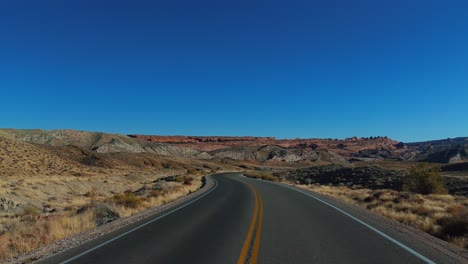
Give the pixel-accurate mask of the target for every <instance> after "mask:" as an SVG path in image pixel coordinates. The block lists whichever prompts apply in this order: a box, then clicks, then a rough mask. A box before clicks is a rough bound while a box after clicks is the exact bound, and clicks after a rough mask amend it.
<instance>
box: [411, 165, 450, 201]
mask: <svg viewBox="0 0 468 264" xmlns="http://www.w3.org/2000/svg"><path fill="white" fill-rule="evenodd" d="M439 171H440V169H439V168H434V167H430V166H429V165H428V164H426V163H423V164H421V165H418V166H414V167H413V168H411V170H410V174H409V175H408V176H407V178H406V180H405V183H404V185H403V188H404V189H405V190H407V191H410V192H415V193H420V194H446V193H447V189H446V188H445V184H444V178H443V177H442V175H441V174H440V172H439Z"/></svg>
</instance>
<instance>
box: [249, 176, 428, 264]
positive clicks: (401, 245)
mask: <svg viewBox="0 0 468 264" xmlns="http://www.w3.org/2000/svg"><path fill="white" fill-rule="evenodd" d="M244 177H245V176H244ZM246 178H248V177H246ZM248 179H252V180H257V181H263V180H259V179H254V178H248ZM263 182H269V183H272V184H275V185H277V186H282V187H285V188H288V189H291V190H294V191H296V192H299V193H302V194H304V195H307V196H309V197H312V198H314V199H315V200H317V201H319V202H321V203H323V204H325V205H328V206H330V207H331V208H333V209H335V210H337V211H339V212H340V213H342V214H344V215H346V216H348V217H349V218H351V219H353V220H354V221H356V222H358V223H360V224H362V225H364V226H366V227H367V228H369V229H371V230H372V231H374V232H376V233H377V234H379V235H381V236H382V237H384V238H386V239H388V240H390V241H391V242H393V243H394V244H396V245H397V246H399V247H401V248H403V249H404V250H406V251H408V252H409V253H411V254H413V255H414V256H416V257H418V258H419V259H421V260H422V261H424V262H426V263H429V264H436V263H435V262H434V261H432V260H430V259H428V258H426V257H425V256H423V255H421V254H420V253H418V252H416V251H415V250H413V249H411V248H410V247H408V246H406V245H405V244H403V243H401V242H400V241H398V240H396V239H394V238H392V237H390V236H389V235H387V234H385V233H384V232H382V231H380V230H378V229H377V228H375V227H373V226H371V225H369V224H367V223H366V222H364V221H362V220H360V219H359V218H357V217H355V216H353V215H351V214H349V213H347V212H345V211H343V210H342V209H340V208H338V207H336V206H334V205H332V204H330V203H328V202H326V201H324V200H322V199H320V198H318V197H315V196H313V195H311V194H309V193H306V192H303V191H300V190H298V189H295V188H292V187H291V186H289V185H284V184H280V183H276V182H271V181H263Z"/></svg>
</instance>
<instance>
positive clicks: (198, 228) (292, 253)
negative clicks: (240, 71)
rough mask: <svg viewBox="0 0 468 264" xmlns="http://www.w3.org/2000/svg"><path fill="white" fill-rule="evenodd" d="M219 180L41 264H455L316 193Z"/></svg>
mask: <svg viewBox="0 0 468 264" xmlns="http://www.w3.org/2000/svg"><path fill="white" fill-rule="evenodd" d="M213 178H214V179H215V180H216V182H217V185H216V187H215V188H214V189H212V190H211V191H210V192H209V193H207V194H205V195H204V196H203V197H201V198H200V197H199V198H196V200H192V201H189V202H187V203H186V204H183V205H181V206H180V208H179V209H178V210H175V211H173V212H172V213H169V214H167V213H166V214H164V213H161V214H158V215H155V216H153V217H152V218H150V219H146V220H144V221H143V222H140V223H136V224H134V225H131V226H128V227H126V228H124V229H122V230H119V231H117V232H114V233H111V234H109V235H106V236H103V237H101V238H99V239H97V240H94V241H91V242H88V243H86V244H84V245H82V246H80V247H77V248H74V249H72V250H69V251H66V252H65V253H62V254H59V255H56V256H53V257H51V258H48V259H46V260H44V261H42V263H203V264H210V263H213V264H220V263H253V264H255V263H266V264H270V263H271V264H274V263H372V264H374V263H432V261H434V262H440V263H451V262H454V263H455V262H456V261H454V260H452V259H450V258H449V257H448V256H444V255H442V254H439V253H437V252H436V251H434V250H433V249H431V248H429V247H428V246H426V245H424V244H423V243H418V242H416V241H414V240H412V239H410V238H408V237H405V236H404V234H400V233H398V232H396V231H394V230H391V229H388V227H386V226H383V224H381V223H379V222H376V221H375V220H372V219H365V217H364V219H362V218H361V217H360V216H355V215H353V214H352V213H347V212H344V211H340V210H341V209H339V208H335V207H333V205H331V204H326V201H324V200H323V199H322V200H319V199H320V198H317V196H315V195H314V194H313V193H308V192H306V191H303V190H300V189H294V188H291V187H288V186H285V185H281V184H276V183H271V182H264V181H258V180H253V179H248V178H245V177H241V176H240V175H239V174H235V173H229V174H227V173H226V174H217V175H214V176H213ZM355 217H357V218H355ZM148 221H150V222H149V223H148ZM141 225H144V226H141ZM139 226H141V227H140V228H138V229H136V230H134V231H132V232H128V231H129V230H132V229H134V228H135V227H139Z"/></svg>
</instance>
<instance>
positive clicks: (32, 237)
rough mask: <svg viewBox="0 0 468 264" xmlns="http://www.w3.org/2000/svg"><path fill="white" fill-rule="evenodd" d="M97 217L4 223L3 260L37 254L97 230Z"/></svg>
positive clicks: (0, 244)
mask: <svg viewBox="0 0 468 264" xmlns="http://www.w3.org/2000/svg"><path fill="white" fill-rule="evenodd" d="M94 223H95V221H94V213H93V212H92V211H89V212H85V213H83V214H70V215H57V216H53V217H40V216H36V217H30V216H25V217H20V218H15V219H8V220H3V223H2V224H3V228H4V230H3V231H2V232H0V260H2V259H6V258H11V257H14V256H16V255H18V254H21V253H24V252H28V251H31V250H34V249H35V248H37V247H39V246H42V245H44V244H47V243H51V242H53V241H56V240H59V239H62V238H65V237H68V236H71V235H74V234H78V233H80V232H83V231H86V230H89V229H92V228H94V227H95V224H94Z"/></svg>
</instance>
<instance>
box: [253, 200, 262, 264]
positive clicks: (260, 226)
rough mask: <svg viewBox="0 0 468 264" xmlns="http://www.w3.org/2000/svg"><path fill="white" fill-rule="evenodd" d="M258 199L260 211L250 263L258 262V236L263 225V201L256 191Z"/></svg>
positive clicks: (255, 263) (260, 234)
mask: <svg viewBox="0 0 468 264" xmlns="http://www.w3.org/2000/svg"><path fill="white" fill-rule="evenodd" d="M257 196H258V201H259V204H260V209H259V210H260V211H259V214H258V222H257V232H256V233H255V240H254V245H253V250H252V256H251V258H250V264H257V263H258V252H259V251H260V238H261V237H262V225H263V201H262V197H260V193H259V192H258V191H257Z"/></svg>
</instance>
